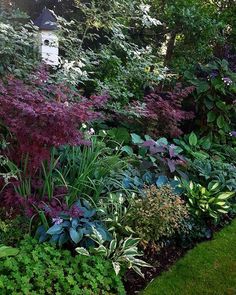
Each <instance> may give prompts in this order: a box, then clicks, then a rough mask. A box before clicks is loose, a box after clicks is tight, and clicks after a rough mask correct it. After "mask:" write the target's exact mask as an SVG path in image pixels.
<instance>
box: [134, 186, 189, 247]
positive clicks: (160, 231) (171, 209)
mask: <svg viewBox="0 0 236 295" xmlns="http://www.w3.org/2000/svg"><path fill="white" fill-rule="evenodd" d="M144 192H145V195H146V196H145V198H143V199H139V200H137V201H135V202H134V204H133V205H132V208H131V211H130V214H129V218H130V219H131V222H132V225H133V229H134V230H135V232H137V234H138V235H139V236H140V237H142V239H143V240H144V241H146V242H150V241H151V242H160V240H161V239H162V238H169V237H171V236H173V235H174V234H176V233H180V232H182V231H186V230H187V227H186V222H185V221H186V219H187V218H188V210H187V207H186V206H185V204H184V202H183V201H182V200H181V198H180V197H179V196H178V195H176V194H174V193H173V191H172V189H171V188H170V187H169V186H163V187H161V188H157V187H156V186H154V185H152V186H150V187H148V188H147V189H145V191H144Z"/></svg>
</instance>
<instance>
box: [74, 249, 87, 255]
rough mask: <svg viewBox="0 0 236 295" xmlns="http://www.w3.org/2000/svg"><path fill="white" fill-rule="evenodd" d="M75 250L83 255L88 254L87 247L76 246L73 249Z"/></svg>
mask: <svg viewBox="0 0 236 295" xmlns="http://www.w3.org/2000/svg"><path fill="white" fill-rule="evenodd" d="M75 251H76V252H77V253H78V254H80V255H84V256H90V254H89V252H88V250H87V249H85V248H84V247H77V248H76V249H75Z"/></svg>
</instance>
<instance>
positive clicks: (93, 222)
mask: <svg viewBox="0 0 236 295" xmlns="http://www.w3.org/2000/svg"><path fill="white" fill-rule="evenodd" d="M42 209H43V210H44V212H45V213H44V215H43V216H48V215H49V216H50V217H51V218H50V219H51V223H52V224H53V225H52V226H51V227H49V228H48V227H47V223H46V224H45V223H44V224H43V225H41V226H40V227H39V228H38V230H37V233H36V236H38V238H39V241H40V242H44V241H47V240H49V241H50V243H52V244H54V245H58V246H59V247H61V246H62V245H63V244H65V243H71V244H72V245H78V244H79V243H80V244H82V245H84V246H85V247H88V246H89V245H91V244H93V243H91V242H92V241H91V235H92V234H93V231H94V229H96V231H97V232H98V233H99V234H100V235H101V236H102V238H103V239H104V241H109V240H110V239H111V236H110V234H109V233H108V231H107V229H106V228H105V226H104V225H103V224H102V222H101V221H100V220H98V219H97V216H96V213H97V211H96V209H94V208H91V205H90V204H89V203H88V202H86V201H80V200H78V201H77V202H76V203H75V204H73V206H71V207H70V208H69V209H68V208H65V207H64V206H63V207H62V208H61V207H60V205H59V206H58V207H50V206H49V205H45V206H44V207H43V208H42ZM40 213H41V216H42V212H40Z"/></svg>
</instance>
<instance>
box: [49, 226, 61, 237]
mask: <svg viewBox="0 0 236 295" xmlns="http://www.w3.org/2000/svg"><path fill="white" fill-rule="evenodd" d="M62 232H63V227H62V225H61V224H54V225H53V226H52V227H50V228H49V229H48V231H47V234H49V235H58V234H61V233H62Z"/></svg>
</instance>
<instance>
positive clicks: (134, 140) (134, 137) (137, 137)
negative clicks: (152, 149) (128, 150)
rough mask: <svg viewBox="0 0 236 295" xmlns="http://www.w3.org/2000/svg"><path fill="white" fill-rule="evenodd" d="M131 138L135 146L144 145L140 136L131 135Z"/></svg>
mask: <svg viewBox="0 0 236 295" xmlns="http://www.w3.org/2000/svg"><path fill="white" fill-rule="evenodd" d="M131 138H132V142H133V143H134V144H141V143H143V139H142V138H141V137H140V136H139V135H138V134H135V133H131Z"/></svg>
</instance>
